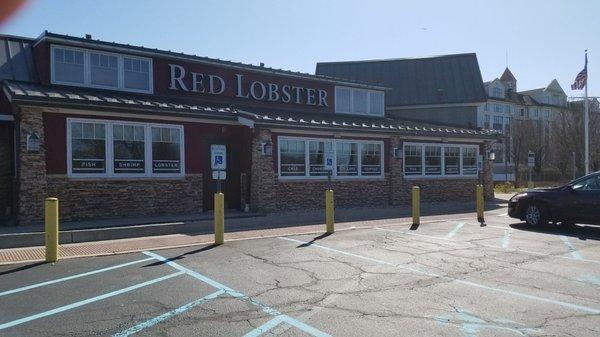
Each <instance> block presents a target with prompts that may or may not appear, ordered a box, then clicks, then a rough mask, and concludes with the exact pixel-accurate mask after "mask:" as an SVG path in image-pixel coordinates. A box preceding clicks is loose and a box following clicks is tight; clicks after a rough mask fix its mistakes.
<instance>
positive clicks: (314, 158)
mask: <svg viewBox="0 0 600 337" xmlns="http://www.w3.org/2000/svg"><path fill="white" fill-rule="evenodd" d="M308 144H309V149H308V160H309V175H310V176H311V177H319V176H327V175H328V174H329V172H328V171H327V170H326V169H325V157H326V155H330V156H333V144H332V143H331V142H322V141H310V142H308Z"/></svg>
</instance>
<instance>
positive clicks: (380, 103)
mask: <svg viewBox="0 0 600 337" xmlns="http://www.w3.org/2000/svg"><path fill="white" fill-rule="evenodd" d="M384 99H385V96H384V93H383V91H376V90H366V89H358V88H350V87H342V86H336V87H335V112H337V113H347V114H355V115H367V116H383V115H384V110H385V107H384V105H385V104H384Z"/></svg>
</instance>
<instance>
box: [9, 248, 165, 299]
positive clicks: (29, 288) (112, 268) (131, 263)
mask: <svg viewBox="0 0 600 337" xmlns="http://www.w3.org/2000/svg"><path fill="white" fill-rule="evenodd" d="M150 260H154V259H153V258H151V257H149V258H147V259H141V260H136V261H131V262H127V263H123V264H119V265H116V266H111V267H106V268H102V269H97V270H92V271H88V272H85V273H81V274H76V275H71V276H67V277H63V278H59V279H55V280H50V281H46V282H40V283H36V284H31V285H28V286H25V287H21V288H17V289H12V290H7V291H4V292H1V293H0V296H5V295H10V294H14V293H18V292H21V291H26V290H31V289H35V288H39V287H43V286H47V285H50V284H54V283H59V282H64V281H69V280H73V279H76V278H80V277H85V276H90V275H94V274H99V273H103V272H105V271H109V270H115V269H119V268H123V267H127V266H131V265H134V264H138V263H142V262H146V261H150Z"/></svg>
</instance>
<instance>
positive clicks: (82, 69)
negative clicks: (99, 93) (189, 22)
mask: <svg viewBox="0 0 600 337" xmlns="http://www.w3.org/2000/svg"><path fill="white" fill-rule="evenodd" d="M50 63H51V70H50V73H51V82H52V83H53V84H63V85H76V86H83V87H93V88H102V89H112V90H123V91H133V92H141V93H152V92H153V88H152V60H151V59H149V58H143V57H137V56H129V55H122V54H116V53H109V52H101V51H96V50H90V49H82V48H74V47H66V46H57V45H52V46H51V62H50Z"/></svg>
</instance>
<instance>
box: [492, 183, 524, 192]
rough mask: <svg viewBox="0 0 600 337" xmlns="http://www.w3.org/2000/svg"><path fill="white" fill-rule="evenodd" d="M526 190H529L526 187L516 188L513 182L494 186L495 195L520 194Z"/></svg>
mask: <svg viewBox="0 0 600 337" xmlns="http://www.w3.org/2000/svg"><path fill="white" fill-rule="evenodd" d="M526 189H527V188H524V187H519V188H516V187H515V184H514V183H511V182H508V183H507V182H505V183H500V184H496V185H495V186H494V192H495V193H518V192H522V191H525V190H526Z"/></svg>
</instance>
